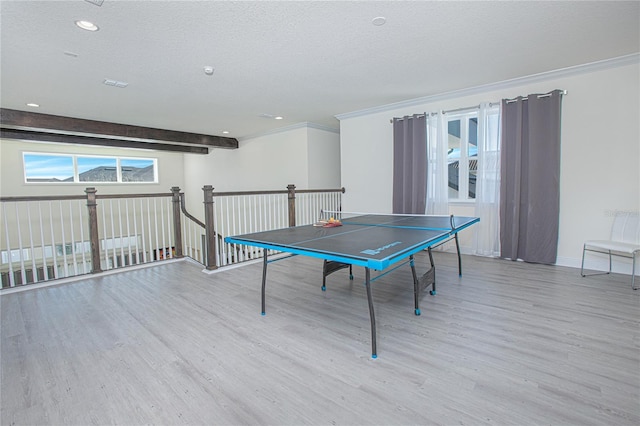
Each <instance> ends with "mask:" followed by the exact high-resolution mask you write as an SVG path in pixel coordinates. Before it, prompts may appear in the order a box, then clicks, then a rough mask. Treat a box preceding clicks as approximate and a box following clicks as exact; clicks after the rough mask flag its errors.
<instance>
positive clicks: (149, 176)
mask: <svg viewBox="0 0 640 426" xmlns="http://www.w3.org/2000/svg"><path fill="white" fill-rule="evenodd" d="M120 170H121V172H122V181H123V182H155V167H154V161H153V160H150V159H146V158H123V159H121V160H120Z"/></svg>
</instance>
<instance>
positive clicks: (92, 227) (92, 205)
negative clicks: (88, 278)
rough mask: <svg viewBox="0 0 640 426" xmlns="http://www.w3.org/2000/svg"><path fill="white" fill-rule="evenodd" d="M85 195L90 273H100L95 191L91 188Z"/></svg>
mask: <svg viewBox="0 0 640 426" xmlns="http://www.w3.org/2000/svg"><path fill="white" fill-rule="evenodd" d="M84 192H85V194H87V209H88V210H89V247H90V249H91V273H92V274H97V273H98V272H102V268H101V267H100V237H99V235H98V211H97V209H98V203H97V201H96V192H97V191H96V189H95V188H93V187H91V188H87V189H85V190H84Z"/></svg>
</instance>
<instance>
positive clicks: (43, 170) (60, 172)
mask: <svg viewBox="0 0 640 426" xmlns="http://www.w3.org/2000/svg"><path fill="white" fill-rule="evenodd" d="M24 168H25V174H26V177H27V181H28V180H30V179H58V180H65V179H69V178H73V158H72V157H68V156H63V155H41V154H25V155H24Z"/></svg>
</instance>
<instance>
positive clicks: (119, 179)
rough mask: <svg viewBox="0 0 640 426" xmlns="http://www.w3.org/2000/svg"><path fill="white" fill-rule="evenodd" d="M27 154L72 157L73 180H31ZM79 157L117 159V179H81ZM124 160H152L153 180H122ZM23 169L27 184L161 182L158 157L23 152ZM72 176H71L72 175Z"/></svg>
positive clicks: (134, 183) (137, 183) (136, 183)
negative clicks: (28, 171) (28, 172)
mask: <svg viewBox="0 0 640 426" xmlns="http://www.w3.org/2000/svg"><path fill="white" fill-rule="evenodd" d="M27 156H41V157H65V158H70V159H71V161H72V168H73V170H72V172H73V173H72V177H73V181H62V180H60V181H46V180H42V181H40V180H38V181H29V179H30V177H29V176H28V175H27V161H26V157H27ZM78 158H103V159H108V160H115V161H116V180H115V181H94V180H92V181H81V180H80V171H79V169H78ZM122 160H135V161H150V162H151V163H152V164H153V180H151V181H123V180H122ZM22 171H23V182H24V183H25V184H27V185H52V184H53V185H78V184H81V185H87V184H91V185H149V184H157V183H159V182H158V181H159V179H158V177H159V173H158V159H157V158H154V157H132V156H116V155H96V154H65V153H58V152H33V151H23V152H22ZM70 177H71V176H70ZM31 179H38V178H37V177H36V178H34V177H31Z"/></svg>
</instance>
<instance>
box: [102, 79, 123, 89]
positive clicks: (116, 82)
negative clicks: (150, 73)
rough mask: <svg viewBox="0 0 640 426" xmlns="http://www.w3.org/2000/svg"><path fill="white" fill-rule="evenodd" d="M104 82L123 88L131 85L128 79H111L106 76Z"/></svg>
mask: <svg viewBox="0 0 640 426" xmlns="http://www.w3.org/2000/svg"><path fill="white" fill-rule="evenodd" d="M103 83H104V84H106V85H107V86H115V87H120V88H122V89H123V88H125V87H127V86H128V85H129V83H127V82H126V81H118V80H111V79H109V78H105V79H104V81H103Z"/></svg>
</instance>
